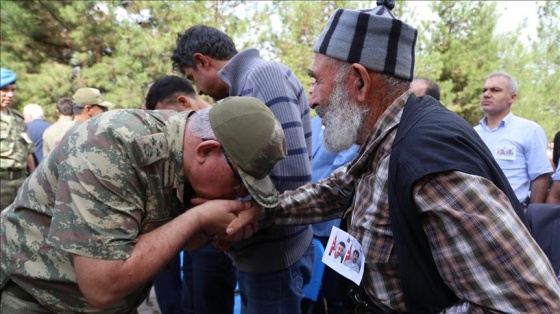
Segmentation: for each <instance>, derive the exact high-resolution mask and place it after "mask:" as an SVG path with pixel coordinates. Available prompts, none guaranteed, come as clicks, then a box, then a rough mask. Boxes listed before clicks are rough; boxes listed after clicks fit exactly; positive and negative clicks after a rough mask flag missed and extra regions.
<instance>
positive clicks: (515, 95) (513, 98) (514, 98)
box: [511, 94, 517, 103]
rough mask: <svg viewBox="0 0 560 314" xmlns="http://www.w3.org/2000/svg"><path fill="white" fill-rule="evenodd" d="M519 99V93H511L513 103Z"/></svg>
mask: <svg viewBox="0 0 560 314" xmlns="http://www.w3.org/2000/svg"><path fill="white" fill-rule="evenodd" d="M516 99H517V94H511V103H513V102H514V101H515V100H516Z"/></svg>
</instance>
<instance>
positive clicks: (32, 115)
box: [23, 104, 51, 166]
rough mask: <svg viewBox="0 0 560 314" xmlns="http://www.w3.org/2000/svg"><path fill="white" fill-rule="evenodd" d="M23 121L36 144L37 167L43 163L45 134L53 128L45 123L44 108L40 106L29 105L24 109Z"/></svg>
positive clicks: (35, 157)
mask: <svg viewBox="0 0 560 314" xmlns="http://www.w3.org/2000/svg"><path fill="white" fill-rule="evenodd" d="M23 120H24V121H25V123H26V124H27V130H28V131H29V134H30V135H31V139H32V140H33V143H34V144H35V152H33V159H34V160H35V166H37V165H38V164H39V163H40V162H41V161H43V133H44V132H45V130H46V129H47V128H48V127H49V126H51V123H50V122H47V121H45V114H44V112H43V108H41V106H39V105H38V104H29V105H25V106H24V107H23Z"/></svg>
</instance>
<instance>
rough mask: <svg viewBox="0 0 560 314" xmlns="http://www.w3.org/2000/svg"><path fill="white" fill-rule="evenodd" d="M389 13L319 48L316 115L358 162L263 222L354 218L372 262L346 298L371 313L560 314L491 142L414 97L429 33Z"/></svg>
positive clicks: (342, 15)
mask: <svg viewBox="0 0 560 314" xmlns="http://www.w3.org/2000/svg"><path fill="white" fill-rule="evenodd" d="M391 7H392V5H391V4H390V3H386V4H384V5H381V6H378V7H377V8H375V9H372V10H365V11H354V10H346V9H339V10H337V11H336V12H335V14H334V15H333V16H332V17H331V18H330V20H329V22H328V24H327V27H326V28H325V29H324V30H323V32H322V33H321V35H320V37H319V39H318V41H317V43H316V45H315V47H314V51H315V52H316V54H315V60H314V63H313V65H312V68H311V70H310V74H311V76H312V77H313V78H314V79H315V82H314V85H313V87H312V89H311V91H310V93H311V98H310V105H311V106H312V107H314V108H315V110H316V111H317V113H318V114H319V115H320V116H321V117H322V118H323V122H324V124H325V126H326V128H325V143H326V144H327V147H329V148H330V149H331V150H334V151H339V150H342V149H345V148H347V147H349V146H350V145H352V144H353V143H358V144H360V145H361V147H360V150H359V152H358V156H357V157H356V158H355V159H354V160H353V161H352V162H351V163H350V165H349V166H348V168H347V170H346V171H345V169H344V168H342V169H339V170H337V171H336V172H335V173H334V174H333V175H332V176H331V177H330V178H327V179H325V180H322V181H319V182H318V183H316V184H307V185H304V186H303V187H300V188H299V189H297V190H295V191H288V192H285V193H284V194H283V195H281V198H280V205H279V206H277V207H275V208H271V209H264V210H263V213H262V214H263V215H261V217H260V218H262V219H263V220H262V221H261V223H275V224H279V225H284V224H303V223H313V222H317V221H320V220H326V219H332V218H334V217H337V216H340V215H344V216H343V217H344V220H343V222H342V226H343V227H344V228H346V229H347V230H348V233H349V234H350V235H352V236H354V237H355V238H356V239H357V240H358V241H359V242H360V243H361V247H362V248H363V257H364V259H365V269H364V277H363V279H362V280H361V282H360V285H359V286H354V287H352V286H350V287H349V289H348V293H349V294H350V295H351V296H352V298H353V299H354V301H355V302H356V303H357V311H358V312H360V313H364V312H373V313H386V312H411V313H436V312H446V313H483V312H484V313H486V312H500V313H511V312H521V313H529V312H531V313H560V286H559V284H558V281H557V279H556V277H555V276H554V273H553V270H552V267H551V265H550V263H549V262H548V261H547V258H546V256H545V255H544V253H543V251H542V250H541V249H540V248H539V247H538V245H537V244H536V242H535V241H534V240H533V239H532V238H531V235H530V234H529V231H528V230H527V229H526V228H525V226H524V223H523V219H520V217H522V210H521V206H520V204H519V202H518V200H517V198H516V196H515V193H514V192H513V190H512V189H511V187H510V186H509V184H508V182H507V179H506V178H505V176H504V175H503V173H502V172H501V171H500V169H499V166H498V165H497V164H496V162H495V160H494V158H493V157H492V154H491V153H490V151H489V150H488V148H487V147H486V145H485V144H484V142H482V141H481V140H480V137H479V136H478V135H477V134H476V132H475V131H474V130H473V128H472V127H471V126H470V125H469V124H468V123H467V122H466V121H465V120H463V119H461V118H460V117H458V116H457V115H455V114H454V113H452V112H451V111H449V110H447V109H446V108H445V107H444V106H442V105H441V104H440V103H439V102H438V101H436V100H435V99H434V98H432V97H423V98H417V97H416V96H415V95H414V94H412V92H411V91H410V89H409V85H410V84H409V82H410V81H411V79H412V78H413V70H414V46H415V43H416V37H417V31H416V29H414V28H413V27H411V26H409V25H408V24H406V23H404V22H402V21H400V20H398V19H396V18H395V16H394V15H393V14H392V13H391V12H390V9H391ZM255 219H256V218H255ZM240 223H242V221H241V220H239V221H238V222H237V221H236V222H234V223H233V224H232V226H231V227H230V228H228V233H230V234H233V233H235V232H236V231H237V230H239V225H240Z"/></svg>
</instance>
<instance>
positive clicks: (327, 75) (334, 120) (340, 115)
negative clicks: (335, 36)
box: [309, 54, 368, 152]
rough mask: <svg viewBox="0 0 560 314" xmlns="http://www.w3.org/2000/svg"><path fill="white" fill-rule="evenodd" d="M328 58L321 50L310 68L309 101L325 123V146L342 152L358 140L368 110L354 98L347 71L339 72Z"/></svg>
mask: <svg viewBox="0 0 560 314" xmlns="http://www.w3.org/2000/svg"><path fill="white" fill-rule="evenodd" d="M326 58H328V57H326V56H323V55H321V54H317V55H316V56H315V62H314V63H313V66H312V69H311V70H310V71H309V74H310V75H311V77H312V79H313V83H312V86H311V88H310V89H309V94H310V100H309V104H310V107H311V108H314V109H315V111H316V112H317V114H318V115H319V116H320V117H321V119H322V121H323V124H324V125H325V131H324V142H325V146H326V147H327V149H328V150H330V151H332V152H339V151H342V150H345V149H347V148H349V147H350V146H351V145H352V144H354V143H356V139H357V136H358V132H359V130H360V128H361V127H362V124H363V121H364V119H365V117H366V114H367V112H368V110H367V107H365V106H360V105H359V104H358V103H357V102H355V101H353V99H352V97H351V95H350V93H349V92H348V88H347V84H346V78H347V75H342V74H338V71H337V69H336V68H335V67H333V66H332V65H331V64H330V63H328V62H327V59H326Z"/></svg>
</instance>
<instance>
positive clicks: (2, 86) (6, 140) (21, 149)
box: [0, 68, 35, 210]
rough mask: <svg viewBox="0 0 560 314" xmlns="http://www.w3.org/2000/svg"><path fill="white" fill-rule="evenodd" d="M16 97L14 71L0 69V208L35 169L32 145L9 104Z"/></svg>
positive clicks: (17, 113) (10, 200)
mask: <svg viewBox="0 0 560 314" xmlns="http://www.w3.org/2000/svg"><path fill="white" fill-rule="evenodd" d="M15 97H16V74H15V73H14V72H12V71H10V70H8V69H4V68H1V69H0V210H3V209H4V208H6V207H7V206H8V205H10V204H11V203H12V202H13V201H14V199H15V198H16V194H17V191H18V188H19V187H20V186H21V185H22V183H23V181H25V178H26V177H27V168H29V171H33V170H34V169H35V162H34V160H33V151H35V145H34V144H33V141H32V140H31V137H29V134H28V133H27V125H26V124H25V122H23V116H22V115H21V113H19V112H17V111H16V110H14V109H12V108H10V107H11V106H12V104H13V102H14V99H15Z"/></svg>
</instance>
